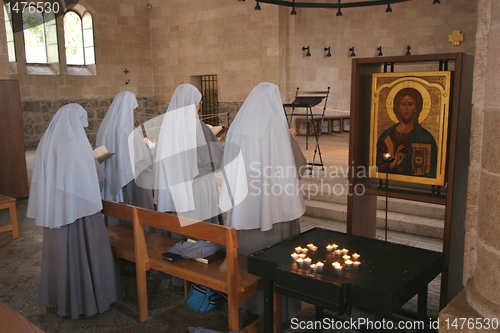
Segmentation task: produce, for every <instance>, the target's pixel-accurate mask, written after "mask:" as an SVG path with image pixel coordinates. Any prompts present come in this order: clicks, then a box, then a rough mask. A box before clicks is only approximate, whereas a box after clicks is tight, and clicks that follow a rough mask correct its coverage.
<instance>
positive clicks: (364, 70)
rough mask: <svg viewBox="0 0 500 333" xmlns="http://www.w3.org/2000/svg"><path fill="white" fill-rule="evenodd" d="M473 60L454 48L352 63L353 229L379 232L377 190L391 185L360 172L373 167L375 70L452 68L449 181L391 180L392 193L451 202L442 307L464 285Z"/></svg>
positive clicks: (380, 191)
mask: <svg viewBox="0 0 500 333" xmlns="http://www.w3.org/2000/svg"><path fill="white" fill-rule="evenodd" d="M473 62H474V58H473V56H471V55H466V54H463V53H449V54H430V55H415V56H396V57H376V58H358V59H353V63H352V82H351V114H350V115H351V123H350V126H351V130H350V135H349V161H350V163H352V164H351V165H350V167H351V168H353V170H355V172H349V184H350V193H349V196H348V199H347V232H348V233H351V234H356V235H362V236H367V237H373V238H374V237H375V231H376V211H377V207H376V201H377V196H383V197H385V195H386V192H385V188H380V187H378V179H371V178H364V177H362V176H360V175H359V173H358V171H359V170H361V169H362V168H365V169H364V170H368V166H369V149H370V136H369V133H370V125H371V124H370V114H371V93H372V74H373V73H381V72H388V71H390V72H408V71H415V72H418V71H438V70H450V71H452V86H451V99H450V104H451V105H450V109H449V126H448V145H447V152H448V153H447V164H446V165H447V170H446V175H445V186H443V187H442V188H440V189H439V191H436V189H435V188H434V187H432V186H430V185H420V186H417V185H416V184H412V183H403V182H400V183H397V184H394V183H396V182H391V184H392V185H394V186H391V184H390V185H389V190H388V194H387V195H388V197H391V198H399V199H405V200H410V201H417V202H426V203H433V204H439V205H443V206H445V221H444V234H443V255H444V269H443V272H442V275H441V301H440V307H441V308H443V307H444V306H445V305H446V304H448V302H449V301H451V300H452V299H453V298H454V297H455V296H456V295H457V294H458V293H459V292H460V290H462V289H463V285H462V272H463V254H464V237H465V226H464V225H465V206H466V203H467V176H468V168H469V145H470V121H471V111H472V102H471V99H472V78H473ZM356 185H358V186H356ZM360 185H362V186H360ZM361 188H364V189H365V190H364V192H363V193H362V192H361V191H357V192H356V193H355V191H356V189H361Z"/></svg>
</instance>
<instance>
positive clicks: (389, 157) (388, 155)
mask: <svg viewBox="0 0 500 333" xmlns="http://www.w3.org/2000/svg"><path fill="white" fill-rule="evenodd" d="M391 157H392V155H391V154H389V153H385V154H384V160H386V161H387V160H390V159H391Z"/></svg>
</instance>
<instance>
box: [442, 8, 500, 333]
mask: <svg viewBox="0 0 500 333" xmlns="http://www.w3.org/2000/svg"><path fill="white" fill-rule="evenodd" d="M499 40H500V2H498V0H479V1H478V26H477V32H476V51H475V64H474V83H473V89H474V91H473V98H472V99H473V114H472V124H471V134H472V136H471V161H470V168H469V188H468V191H467V196H468V204H467V216H466V239H465V256H464V285H465V290H464V291H463V292H462V293H460V294H459V295H458V296H457V297H456V298H455V299H454V300H452V302H450V304H448V306H447V307H446V308H445V309H443V311H441V313H440V316H439V317H440V330H439V331H440V332H457V329H456V328H454V327H449V326H448V325H447V324H448V323H450V322H452V321H453V319H456V318H478V317H479V318H481V317H482V318H497V320H500V283H499V281H500V223H499V220H498V215H499V213H500V192H499V188H500V146H499V145H498V138H500V94H499V93H498V91H500V44H499V43H498V41H499ZM446 319H448V321H446ZM482 322H485V321H482ZM459 331H460V332H482V331H483V329H478V326H477V325H476V324H473V325H470V326H469V325H466V327H463V328H462V329H460V330H459ZM492 331H494V330H492Z"/></svg>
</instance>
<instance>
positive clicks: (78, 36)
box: [64, 11, 95, 65]
mask: <svg viewBox="0 0 500 333" xmlns="http://www.w3.org/2000/svg"><path fill="white" fill-rule="evenodd" d="M64 40H65V46H66V63H67V64H68V65H94V64H95V52H94V29H93V23H92V14H90V12H88V11H86V12H85V13H84V14H83V16H82V17H81V18H80V15H79V14H78V13H76V12H74V11H69V12H67V13H66V14H64Z"/></svg>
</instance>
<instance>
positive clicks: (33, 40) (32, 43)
mask: <svg viewBox="0 0 500 333" xmlns="http://www.w3.org/2000/svg"><path fill="white" fill-rule="evenodd" d="M23 33H24V48H25V50H26V63H28V64H55V63H58V62H59V53H58V49H57V28H56V17H55V15H54V13H53V12H51V13H40V12H38V11H37V10H32V11H31V10H29V9H27V10H24V12H23Z"/></svg>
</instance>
